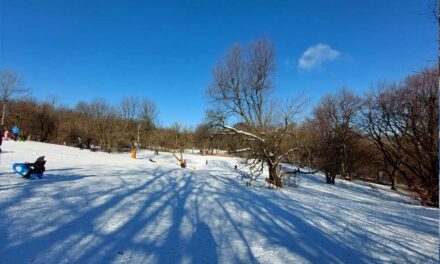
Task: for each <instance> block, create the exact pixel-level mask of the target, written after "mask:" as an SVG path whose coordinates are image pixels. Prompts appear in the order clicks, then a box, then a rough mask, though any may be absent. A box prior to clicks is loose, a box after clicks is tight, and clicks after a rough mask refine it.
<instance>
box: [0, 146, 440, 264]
mask: <svg viewBox="0 0 440 264" xmlns="http://www.w3.org/2000/svg"><path fill="white" fill-rule="evenodd" d="M2 149H3V150H4V152H3V153H2V154H1V156H0V159H1V160H0V169H1V175H0V263H438V261H439V235H438V230H439V225H438V224H439V211H438V209H436V208H428V207H423V206H420V205H417V204H416V203H415V202H414V201H413V200H412V199H410V198H408V197H405V196H402V195H400V194H398V193H395V192H392V191H390V190H388V189H387V188H385V187H382V186H379V185H374V186H375V188H372V187H371V186H370V185H368V184H364V183H356V182H346V181H339V180H338V181H337V183H336V185H334V186H333V185H327V184H325V183H324V178H323V176H322V175H301V176H300V181H299V187H296V188H285V189H283V190H269V189H267V188H264V186H265V183H264V179H263V178H264V176H263V178H262V179H261V182H259V183H257V184H253V186H252V187H246V186H245V182H244V181H243V180H242V179H241V178H242V176H241V175H242V174H241V172H240V170H234V165H236V164H238V161H237V160H236V159H235V158H228V157H214V156H198V155H190V154H184V158H185V159H186V160H187V163H188V168H186V169H181V168H180V167H179V165H178V164H177V161H176V159H175V158H174V157H172V155H171V154H168V153H164V152H161V153H160V155H159V156H155V155H153V153H152V152H150V151H144V152H141V153H139V154H138V157H139V159H136V160H134V159H131V158H130V154H128V153H125V154H108V153H101V152H90V151H87V150H78V149H76V148H71V147H66V146H58V145H51V144H44V143H37V142H11V141H6V142H3V146H2ZM40 155H45V156H46V159H47V160H48V163H47V166H46V168H47V171H46V173H45V177H44V179H43V180H34V181H29V180H25V179H22V178H21V177H19V176H17V175H16V174H13V173H12V171H11V166H12V164H13V163H15V162H25V161H34V160H35V159H36V158H37V157H38V156H40ZM150 158H151V159H153V160H155V161H156V163H153V162H150V161H149V159H150ZM206 160H208V165H205V162H206ZM239 168H241V166H239Z"/></svg>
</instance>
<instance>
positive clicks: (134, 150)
mask: <svg viewBox="0 0 440 264" xmlns="http://www.w3.org/2000/svg"><path fill="white" fill-rule="evenodd" d="M131 157H132V158H133V159H135V158H136V148H131Z"/></svg>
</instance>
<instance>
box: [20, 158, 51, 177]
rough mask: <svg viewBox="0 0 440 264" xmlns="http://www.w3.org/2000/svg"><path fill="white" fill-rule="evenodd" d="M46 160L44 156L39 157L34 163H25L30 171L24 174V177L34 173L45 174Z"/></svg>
mask: <svg viewBox="0 0 440 264" xmlns="http://www.w3.org/2000/svg"><path fill="white" fill-rule="evenodd" d="M44 165H46V161H45V160H44V156H41V157H39V158H38V159H37V160H36V161H35V162H34V163H28V162H26V163H25V166H26V167H27V168H28V169H29V171H28V172H27V173H26V174H25V175H23V178H26V179H29V178H30V177H31V175H32V173H35V174H43V173H44V171H45V170H46V168H45V167H44Z"/></svg>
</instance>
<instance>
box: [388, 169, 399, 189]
mask: <svg viewBox="0 0 440 264" xmlns="http://www.w3.org/2000/svg"><path fill="white" fill-rule="evenodd" d="M390 180H391V190H393V191H396V190H397V188H396V169H393V172H391V174H390Z"/></svg>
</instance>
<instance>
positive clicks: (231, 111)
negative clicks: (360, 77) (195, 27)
mask: <svg viewBox="0 0 440 264" xmlns="http://www.w3.org/2000/svg"><path fill="white" fill-rule="evenodd" d="M275 56H276V53H275V45H274V43H273V42H271V41H269V40H267V39H260V40H257V41H255V42H252V43H250V44H249V45H247V46H242V45H236V46H233V47H232V48H231V49H230V50H229V52H228V53H227V54H226V55H225V56H224V57H222V58H221V60H220V61H219V62H218V63H217V64H216V65H215V66H214V68H213V71H212V82H211V84H210V85H209V87H208V88H207V91H206V94H207V98H208V99H209V100H210V102H211V105H212V108H210V109H208V110H207V112H206V117H205V120H204V121H203V122H202V123H201V124H200V125H198V126H197V127H195V128H191V127H184V126H182V125H181V124H178V123H175V124H172V125H171V126H168V127H162V126H160V125H158V113H159V110H158V109H157V107H156V105H155V103H154V102H152V101H151V100H149V99H147V98H143V99H139V98H137V97H124V98H122V99H121V101H120V103H119V104H117V105H112V104H109V103H108V102H106V101H105V100H104V99H94V100H92V101H91V102H79V103H77V104H76V106H75V107H65V106H57V105H56V104H55V103H54V102H50V101H46V102H39V101H37V100H36V99H34V98H32V97H30V96H28V95H26V93H27V92H28V89H25V88H24V87H23V81H22V80H21V78H20V77H19V76H18V75H17V74H15V73H13V72H9V71H5V70H2V71H0V92H1V93H0V94H1V95H2V98H1V100H2V110H3V111H2V122H3V129H7V128H8V127H9V128H10V127H12V126H14V125H18V126H19V127H20V128H21V130H22V133H24V135H25V136H30V137H31V139H33V140H37V141H42V142H51V143H57V144H66V145H75V144H76V142H77V140H78V137H81V138H82V139H83V140H84V142H85V143H86V145H88V144H92V143H93V144H95V145H99V146H100V147H101V149H103V150H109V151H110V150H111V151H117V150H123V149H125V148H129V147H130V146H132V144H133V142H137V143H138V144H139V145H140V146H141V147H143V148H151V149H155V150H173V149H195V150H196V151H201V152H202V153H204V154H209V153H213V152H214V151H215V150H219V149H220V150H225V151H227V152H228V153H230V154H231V155H236V156H240V157H243V158H244V160H245V163H246V164H247V165H248V167H249V168H250V172H251V175H254V176H258V175H260V174H261V173H262V172H263V171H264V169H265V168H266V167H267V170H268V172H269V177H268V179H267V181H268V182H270V183H273V184H274V185H276V186H278V187H283V181H282V180H283V179H282V178H283V176H284V175H285V173H295V172H286V171H282V170H281V169H280V168H281V164H282V163H295V164H298V165H300V167H305V168H308V170H310V171H312V170H314V171H321V172H323V174H324V175H325V176H326V177H325V178H326V182H327V183H329V184H335V178H336V177H337V176H340V177H341V178H343V179H347V180H351V179H362V180H368V181H373V182H381V183H387V184H390V186H391V188H392V189H397V188H405V189H408V190H410V191H413V192H416V193H418V194H419V195H420V197H421V199H422V200H423V201H424V202H425V203H426V204H429V205H435V206H438V175H439V171H438V168H439V167H438V161H439V160H438V135H439V129H438V118H439V116H438V85H439V82H438V80H439V74H438V70H437V67H431V68H425V69H422V70H421V71H420V72H418V73H414V74H411V75H408V76H407V77H406V78H405V79H404V80H402V81H400V82H394V83H393V82H378V83H376V84H374V85H373V86H372V87H371V88H370V89H369V90H368V92H366V93H365V94H364V95H357V94H356V93H354V92H353V91H352V90H350V89H349V88H346V87H342V88H341V89H340V90H338V91H336V92H334V93H331V94H327V95H325V96H323V97H322V98H321V100H320V102H319V103H318V104H317V105H316V106H315V107H314V108H313V111H312V113H311V114H310V115H309V116H308V117H307V118H305V119H303V120H301V121H299V120H298V118H297V117H298V114H299V113H300V112H302V111H303V110H304V106H305V105H306V104H307V102H308V100H307V98H305V97H304V96H297V97H295V98H292V99H289V100H287V99H283V100H281V99H277V98H275V97H274V96H273V93H272V92H273V91H274V89H275V88H276V85H275V81H274V76H275V73H276V65H275Z"/></svg>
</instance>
